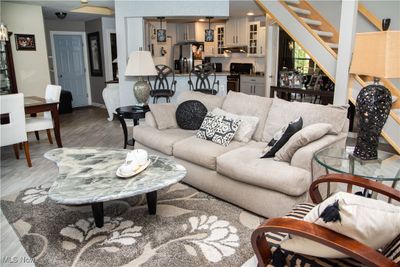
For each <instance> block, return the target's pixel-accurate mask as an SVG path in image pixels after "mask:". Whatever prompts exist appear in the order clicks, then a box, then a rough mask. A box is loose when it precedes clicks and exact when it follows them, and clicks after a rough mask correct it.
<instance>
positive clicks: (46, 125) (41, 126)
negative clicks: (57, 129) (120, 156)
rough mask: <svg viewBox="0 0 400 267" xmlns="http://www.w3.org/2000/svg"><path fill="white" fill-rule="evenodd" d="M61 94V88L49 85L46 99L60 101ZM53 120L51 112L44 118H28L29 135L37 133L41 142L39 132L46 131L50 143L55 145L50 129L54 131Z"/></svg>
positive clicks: (44, 115) (37, 137)
mask: <svg viewBox="0 0 400 267" xmlns="http://www.w3.org/2000/svg"><path fill="white" fill-rule="evenodd" d="M60 94H61V86H59V85H53V84H49V85H47V87H46V95H45V98H46V99H50V100H54V101H60ZM53 128H54V125H53V118H52V117H51V112H50V111H46V112H44V113H43V117H29V118H26V131H27V132H28V133H30V132H35V135H36V139H37V140H39V131H42V130H46V131H47V138H48V139H49V143H50V144H53V140H52V138H51V132H50V129H53Z"/></svg>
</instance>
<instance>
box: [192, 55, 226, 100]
mask: <svg viewBox="0 0 400 267" xmlns="http://www.w3.org/2000/svg"><path fill="white" fill-rule="evenodd" d="M188 83H189V87H190V90H192V91H197V92H201V93H205V94H210V95H216V94H217V93H218V90H219V81H217V75H216V74H215V70H214V68H213V66H212V64H210V63H207V64H200V65H197V66H195V67H194V68H193V69H192V71H191V72H190V73H189V81H188Z"/></svg>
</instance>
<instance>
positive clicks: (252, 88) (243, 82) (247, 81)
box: [240, 75, 265, 96]
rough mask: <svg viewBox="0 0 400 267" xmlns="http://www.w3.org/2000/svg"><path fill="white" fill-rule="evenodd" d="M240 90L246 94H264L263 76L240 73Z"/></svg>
mask: <svg viewBox="0 0 400 267" xmlns="http://www.w3.org/2000/svg"><path fill="white" fill-rule="evenodd" d="M240 92H242V93H244V94H248V95H258V96H265V77H264V76H251V75H240Z"/></svg>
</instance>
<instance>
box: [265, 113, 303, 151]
mask: <svg viewBox="0 0 400 267" xmlns="http://www.w3.org/2000/svg"><path fill="white" fill-rule="evenodd" d="M301 127H303V119H302V118H301V117H298V118H297V119H295V120H294V121H291V122H290V123H289V124H288V125H285V126H283V128H282V129H280V130H279V131H278V132H276V133H275V134H274V138H272V139H271V141H269V143H268V145H267V146H266V147H265V148H264V150H263V152H262V156H261V158H272V157H274V156H275V153H276V152H278V151H279V149H281V147H283V146H284V145H285V144H286V143H287V141H289V139H290V137H292V135H294V134H295V133H296V132H298V131H300V130H301Z"/></svg>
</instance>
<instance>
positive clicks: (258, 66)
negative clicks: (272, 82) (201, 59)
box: [211, 53, 265, 72]
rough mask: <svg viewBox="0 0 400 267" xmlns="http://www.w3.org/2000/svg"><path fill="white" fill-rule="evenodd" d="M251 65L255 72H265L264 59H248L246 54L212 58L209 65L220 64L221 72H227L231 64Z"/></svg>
mask: <svg viewBox="0 0 400 267" xmlns="http://www.w3.org/2000/svg"><path fill="white" fill-rule="evenodd" d="M232 62H235V63H251V64H253V66H254V68H255V71H261V72H265V58H263V57H262V58H261V57H248V56H247V55H246V54H241V53H233V54H231V56H230V57H212V58H211V63H222V70H223V71H229V65H230V64H231V63H232Z"/></svg>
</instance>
